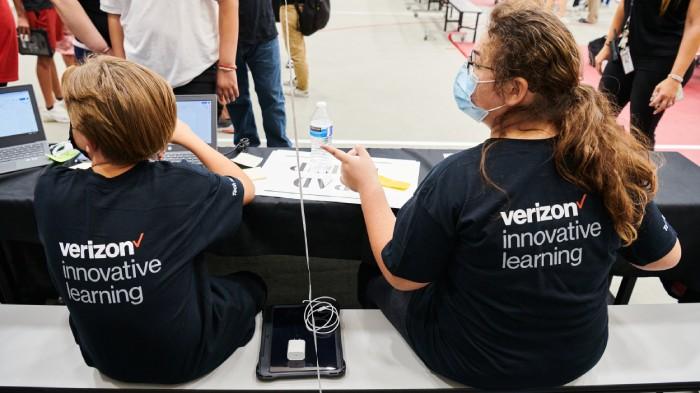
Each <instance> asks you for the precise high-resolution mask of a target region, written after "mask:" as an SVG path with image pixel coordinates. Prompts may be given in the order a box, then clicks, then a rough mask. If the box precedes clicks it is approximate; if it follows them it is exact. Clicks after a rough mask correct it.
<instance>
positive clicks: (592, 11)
mask: <svg viewBox="0 0 700 393" xmlns="http://www.w3.org/2000/svg"><path fill="white" fill-rule="evenodd" d="M598 8H600V0H588V15H587V16H586V17H585V18H580V19H579V20H578V21H579V22H580V23H587V24H596V23H598Z"/></svg>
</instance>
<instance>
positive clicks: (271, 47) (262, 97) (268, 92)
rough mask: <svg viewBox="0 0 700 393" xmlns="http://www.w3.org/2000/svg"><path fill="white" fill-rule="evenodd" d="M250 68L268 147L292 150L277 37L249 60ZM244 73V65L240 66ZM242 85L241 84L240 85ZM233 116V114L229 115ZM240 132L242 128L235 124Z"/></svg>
mask: <svg viewBox="0 0 700 393" xmlns="http://www.w3.org/2000/svg"><path fill="white" fill-rule="evenodd" d="M248 66H249V67H250V71H251V73H252V74H253V80H254V81H255V92H256V93H257V95H258V101H259V103H260V109H261V111H262V117H263V128H264V129H265V136H266V137H267V146H268V147H290V146H292V143H291V142H290V141H289V139H288V138H287V135H286V132H285V130H286V115H285V109H284V94H283V92H282V76H281V70H280V67H281V65H280V52H279V41H278V40H277V37H275V38H274V39H272V40H270V41H268V42H265V43H262V44H259V45H257V47H256V48H255V50H254V51H253V52H251V54H250V56H249V58H248ZM238 69H239V70H240V65H239V66H238ZM239 83H240V81H239ZM229 112H230V111H229ZM233 125H234V127H235V128H236V132H238V127H237V126H236V123H235V122H234V124H233Z"/></svg>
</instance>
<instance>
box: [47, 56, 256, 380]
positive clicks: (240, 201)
mask: <svg viewBox="0 0 700 393" xmlns="http://www.w3.org/2000/svg"><path fill="white" fill-rule="evenodd" d="M63 82H64V84H65V88H66V90H65V91H66V104H67V107H68V112H69V114H70V118H71V123H72V127H73V134H74V138H75V142H76V144H77V147H78V148H80V149H82V150H84V151H85V152H86V153H87V154H88V155H89V157H90V159H91V161H92V168H91V169H88V170H71V169H69V168H66V167H52V168H49V169H48V170H47V171H46V172H45V173H44V174H43V175H42V176H41V177H40V179H39V181H38V184H37V187H36V191H35V197H34V198H35V199H34V201H35V202H34V206H35V213H36V219H37V228H38V233H39V238H40V240H41V242H42V244H43V247H44V251H45V253H46V259H47V263H48V268H49V274H50V276H51V279H52V281H53V283H54V285H55V286H56V289H57V290H58V292H59V294H60V295H61V297H62V298H63V299H64V300H65V302H66V305H67V306H68V310H69V312H70V318H69V323H70V327H71V329H72V331H73V334H74V336H75V340H76V342H77V343H78V345H79V346H80V350H81V352H82V355H83V358H84V359H85V362H86V363H87V364H88V365H89V366H92V367H95V368H97V369H98V370H99V371H101V372H102V373H104V374H105V375H107V376H109V377H111V378H114V379H117V380H121V381H127V382H144V383H181V382H185V381H189V380H192V379H195V378H198V377H200V376H202V375H204V374H206V373H208V372H210V371H211V370H213V369H214V368H216V367H217V366H218V365H219V364H221V363H222V362H223V361H224V360H226V359H227V358H228V357H229V355H231V353H233V351H234V350H235V349H236V348H238V347H240V346H243V345H245V344H246V343H247V342H248V341H249V340H250V338H251V337H252V336H253V332H254V329H255V315H256V314H257V313H258V312H259V311H260V310H261V309H262V306H263V304H264V303H265V299H266V288H265V284H264V282H263V281H262V280H261V279H260V278H259V277H258V276H256V275H254V274H252V273H246V272H239V273H234V274H232V275H229V276H225V277H212V276H210V275H209V274H208V273H207V270H206V266H205V264H204V260H203V253H204V252H205V251H207V250H216V249H221V248H220V247H219V246H217V243H219V244H220V242H221V241H222V240H224V239H227V238H230V236H231V234H233V233H234V232H235V231H236V229H237V227H238V226H239V224H240V222H241V215H242V206H243V205H245V204H248V203H250V202H251V201H252V200H253V197H254V196H255V188H254V186H253V183H252V182H251V180H250V179H249V178H248V177H247V176H246V175H245V173H243V171H241V169H240V168H238V167H237V166H236V165H235V164H234V163H232V162H231V160H229V159H228V158H226V157H224V156H223V155H221V154H219V153H218V152H217V151H216V150H214V149H212V148H211V147H210V146H209V145H207V144H206V143H204V142H203V141H202V140H200V139H199V138H197V136H196V135H195V134H194V133H193V132H192V131H191V130H190V129H189V127H187V126H186V125H184V123H181V122H177V127H176V106H175V96H174V95H173V92H172V90H171V87H170V86H169V85H168V83H167V82H166V81H165V80H163V79H162V78H161V77H160V76H158V75H157V74H155V73H154V72H152V71H150V70H148V69H146V68H145V67H143V66H140V65H137V64H135V63H131V62H129V61H127V60H123V59H118V58H114V57H110V56H100V57H97V58H92V59H88V61H87V62H86V63H85V64H84V65H82V66H80V67H71V68H70V69H68V70H67V71H66V72H65V74H64V77H63ZM173 130H174V131H173ZM168 142H172V143H177V144H180V145H182V146H184V147H186V148H188V149H190V150H191V151H192V152H193V153H194V154H195V155H196V156H197V157H198V158H199V159H200V160H201V162H202V163H203V164H204V165H205V166H206V167H207V169H208V170H207V169H203V168H202V167H199V166H194V165H190V164H187V163H185V162H183V163H170V162H164V161H149V158H151V157H155V156H157V155H158V154H160V153H161V152H162V151H163V150H164V149H165V147H166V144H167V143H168Z"/></svg>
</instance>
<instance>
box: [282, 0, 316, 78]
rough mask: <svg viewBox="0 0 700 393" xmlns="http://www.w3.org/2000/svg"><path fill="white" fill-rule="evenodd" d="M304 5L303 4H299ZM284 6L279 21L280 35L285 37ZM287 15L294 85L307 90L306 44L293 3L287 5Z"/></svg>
mask: <svg viewBox="0 0 700 393" xmlns="http://www.w3.org/2000/svg"><path fill="white" fill-rule="evenodd" d="M300 7H304V5H303V4H302V5H300ZM284 10H285V7H284V6H282V7H281V9H280V23H281V24H282V36H284V38H285V43H286V39H287V36H286V34H287V29H286V23H285V20H286V18H285V12H284ZM286 15H287V17H288V18H289V54H290V55H291V57H292V61H293V64H294V74H295V75H296V87H297V88H298V89H299V90H303V91H307V90H309V64H308V63H307V62H306V44H305V43H304V35H303V34H302V33H301V31H299V28H298V27H297V26H299V14H298V13H297V10H296V8H295V6H294V5H288V6H287V14H286Z"/></svg>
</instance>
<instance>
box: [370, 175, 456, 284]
mask: <svg viewBox="0 0 700 393" xmlns="http://www.w3.org/2000/svg"><path fill="white" fill-rule="evenodd" d="M424 186H425V185H424ZM437 192H438V191H437V190H435V189H434V188H432V187H430V186H428V187H421V188H420V189H419V190H418V191H417V192H416V195H415V196H414V197H413V198H411V199H410V200H409V201H408V202H406V204H405V205H404V206H403V207H402V208H401V210H400V211H399V214H398V216H397V217H396V225H395V227H394V235H393V238H392V239H391V241H389V243H387V245H386V247H384V250H382V260H383V261H384V263H385V264H386V266H387V268H388V269H389V271H390V272H391V273H392V274H394V275H396V276H397V277H401V278H404V279H407V280H411V281H415V282H432V281H435V280H437V279H438V278H439V277H440V276H441V275H442V273H443V271H444V270H445V267H446V266H447V263H448V262H449V261H450V256H451V255H452V253H453V248H454V230H453V229H452V230H450V228H454V227H455V224H454V223H452V222H447V221H450V219H449V214H435V213H434V212H433V211H434V210H435V209H436V208H438V209H440V210H441V211H447V210H449V207H448V206H447V205H441V204H440V199H441V198H440V197H439V196H437V195H435V194H437ZM440 205H441V206H440Z"/></svg>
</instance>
